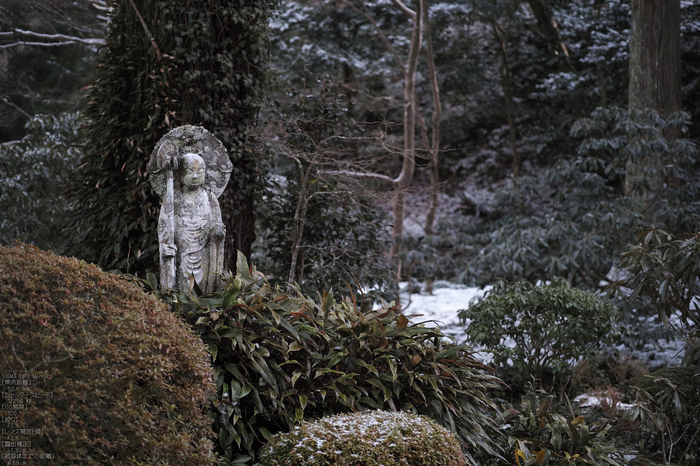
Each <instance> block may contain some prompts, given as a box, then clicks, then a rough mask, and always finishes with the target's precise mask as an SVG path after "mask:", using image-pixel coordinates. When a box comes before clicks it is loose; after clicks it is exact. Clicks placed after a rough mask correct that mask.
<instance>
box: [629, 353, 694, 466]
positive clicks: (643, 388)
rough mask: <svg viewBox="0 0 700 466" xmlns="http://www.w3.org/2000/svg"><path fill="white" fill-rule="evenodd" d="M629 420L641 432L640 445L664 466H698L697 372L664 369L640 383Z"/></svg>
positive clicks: (681, 368)
mask: <svg viewBox="0 0 700 466" xmlns="http://www.w3.org/2000/svg"><path fill="white" fill-rule="evenodd" d="M639 385H640V387H639V388H638V397H637V402H636V403H635V406H634V408H633V409H632V410H631V411H630V412H629V418H630V419H631V420H632V421H637V422H639V423H640V424H641V427H642V428H644V431H643V432H642V434H643V442H644V444H645V445H644V446H645V449H646V450H648V451H650V452H651V453H658V452H660V453H661V455H662V456H663V460H664V464H672V461H673V464H679V465H691V464H698V459H699V458H700V448H699V447H698V440H697V437H698V435H700V421H698V406H700V368H699V367H697V366H694V367H693V366H688V367H686V366H680V367H667V368H664V369H660V370H658V371H656V372H654V373H652V374H651V375H647V376H646V377H644V378H643V379H642V380H640V384H639Z"/></svg>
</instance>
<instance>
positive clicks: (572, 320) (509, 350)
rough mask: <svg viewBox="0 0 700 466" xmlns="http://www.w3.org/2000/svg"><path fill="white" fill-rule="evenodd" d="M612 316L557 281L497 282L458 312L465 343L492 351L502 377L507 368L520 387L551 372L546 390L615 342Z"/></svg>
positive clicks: (591, 299) (608, 308)
mask: <svg viewBox="0 0 700 466" xmlns="http://www.w3.org/2000/svg"><path fill="white" fill-rule="evenodd" d="M616 315H617V311H616V308H615V307H614V306H612V305H610V304H604V303H603V302H602V301H601V300H600V298H598V297H597V296H596V295H594V294H593V293H590V292H588V291H581V290H577V289H575V288H573V287H572V286H571V285H570V284H569V282H567V281H566V280H564V279H563V278H559V277H555V278H553V279H552V282H551V283H550V284H542V285H533V284H532V283H529V282H525V281H521V282H517V283H514V284H512V285H509V284H507V283H506V282H504V281H499V282H498V283H496V285H495V286H494V287H493V288H492V289H490V290H489V291H487V292H486V294H485V295H484V297H483V299H481V300H480V301H479V302H477V303H475V304H472V305H471V306H470V307H469V308H468V309H462V310H460V311H459V317H460V318H461V319H463V320H468V321H469V324H468V326H467V329H466V333H467V335H469V338H470V340H471V341H472V342H473V343H476V344H479V345H483V346H485V347H486V348H489V349H493V350H495V351H496V353H495V355H494V363H495V364H496V366H497V367H498V368H499V369H500V370H501V371H502V372H503V370H505V369H507V368H508V366H510V364H511V363H512V366H513V368H514V369H515V370H516V371H517V373H518V376H519V378H520V380H521V381H523V382H525V381H527V380H529V379H530V376H534V377H536V378H538V379H542V378H543V376H544V375H545V373H546V371H550V370H551V372H552V374H553V376H554V379H553V380H552V384H554V383H555V382H556V378H557V377H558V376H560V375H564V376H568V375H569V373H570V370H571V366H572V364H574V363H575V362H576V361H577V360H579V359H580V358H588V357H590V356H593V355H594V354H595V353H596V350H597V349H599V348H600V347H601V346H602V345H605V344H609V343H612V342H614V341H615V340H616V338H617V337H618V336H619V332H618V330H617V328H616V327H615V319H616ZM510 341H513V342H515V346H511V345H510V344H509V343H510ZM509 360H510V361H509Z"/></svg>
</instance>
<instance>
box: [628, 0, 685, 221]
mask: <svg viewBox="0 0 700 466" xmlns="http://www.w3.org/2000/svg"><path fill="white" fill-rule="evenodd" d="M631 7H632V28H631V33H630V65H629V72H630V80H629V88H628V99H629V102H628V106H629V109H630V110H643V109H646V108H651V109H654V110H656V111H657V112H658V113H659V114H660V115H661V116H662V117H668V116H669V115H670V114H672V113H673V112H677V111H679V110H680V109H681V66H680V65H681V30H680V24H681V20H680V10H681V2H680V0H655V1H648V0H632V3H631ZM678 136H679V135H678V133H677V131H673V130H672V131H667V132H666V134H665V137H666V139H667V141H668V142H669V143H672V142H673V141H674V140H675V139H676V138H677V137H678ZM630 162H631V163H630V164H629V168H628V173H627V177H626V180H625V186H626V190H627V192H628V194H630V195H632V196H634V197H637V198H638V199H639V201H640V202H641V204H642V209H648V208H649V207H650V205H651V204H650V201H651V199H652V198H653V197H654V196H655V192H657V191H658V189H660V188H661V187H662V185H663V182H664V179H663V166H664V164H665V163H667V161H666V160H664V159H663V156H662V154H658V155H657V156H654V157H652V158H651V159H649V160H645V161H644V162H643V163H644V165H645V166H644V167H642V166H641V165H640V163H641V161H639V160H631V161H630ZM645 172H646V174H645ZM650 174H652V175H650ZM645 176H646V178H647V181H648V183H649V187H650V190H649V193H648V195H646V196H641V197H640V195H639V193H638V192H633V191H634V186H635V185H636V184H638V182H639V181H640V180H641V179H642V178H643V177H645ZM647 197H649V199H647Z"/></svg>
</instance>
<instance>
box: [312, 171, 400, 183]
mask: <svg viewBox="0 0 700 466" xmlns="http://www.w3.org/2000/svg"><path fill="white" fill-rule="evenodd" d="M319 173H320V174H324V175H345V176H349V177H351V178H369V179H371V180H377V181H383V182H384V183H389V184H391V185H395V184H396V183H397V181H398V179H394V178H392V177H390V176H386V175H382V174H381V173H367V172H355V171H352V170H319Z"/></svg>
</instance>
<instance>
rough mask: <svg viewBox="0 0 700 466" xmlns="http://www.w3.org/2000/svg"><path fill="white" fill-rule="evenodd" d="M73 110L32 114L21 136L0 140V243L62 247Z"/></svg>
mask: <svg viewBox="0 0 700 466" xmlns="http://www.w3.org/2000/svg"><path fill="white" fill-rule="evenodd" d="M80 124H81V117H80V114H79V113H77V112H73V113H63V114H60V115H58V116H52V115H35V116H33V117H32V118H31V119H30V120H29V121H27V124H26V125H25V126H24V128H25V130H26V132H27V134H26V135H25V136H24V137H23V138H22V139H21V140H20V141H14V142H10V143H3V144H0V173H2V175H1V176H0V212H2V218H0V244H2V245H3V246H10V245H11V244H12V243H13V242H14V241H15V240H18V239H19V240H20V241H23V242H25V243H31V244H33V245H35V246H37V247H40V248H42V249H52V250H54V251H61V250H62V249H63V248H64V247H65V243H66V241H67V238H66V235H65V233H64V232H63V231H62V230H63V228H64V227H65V224H66V213H67V212H68V205H67V201H66V199H65V196H63V194H62V191H63V189H64V188H65V185H66V184H67V183H68V181H69V180H70V177H71V176H72V174H73V171H74V170H75V169H76V167H77V166H78V163H79V160H80V155H81V152H80V150H79V146H80V143H81V142H82V141H81V139H82V136H80V135H79V134H78V127H79V126H80Z"/></svg>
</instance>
